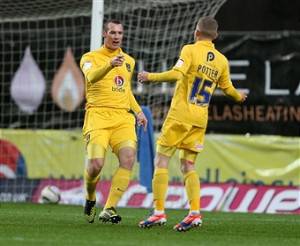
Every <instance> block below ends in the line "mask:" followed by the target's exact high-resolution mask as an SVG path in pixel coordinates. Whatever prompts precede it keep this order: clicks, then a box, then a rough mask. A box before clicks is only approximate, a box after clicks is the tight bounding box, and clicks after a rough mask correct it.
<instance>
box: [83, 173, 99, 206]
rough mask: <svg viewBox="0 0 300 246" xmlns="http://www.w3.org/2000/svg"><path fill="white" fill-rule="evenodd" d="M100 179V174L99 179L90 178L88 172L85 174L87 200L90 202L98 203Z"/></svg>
mask: <svg viewBox="0 0 300 246" xmlns="http://www.w3.org/2000/svg"><path fill="white" fill-rule="evenodd" d="M99 179H100V174H99V175H98V176H97V177H94V178H92V177H90V176H89V174H88V172H87V171H86V170H85V172H84V183H85V189H86V199H87V200H90V201H96V186H97V182H98V181H99Z"/></svg>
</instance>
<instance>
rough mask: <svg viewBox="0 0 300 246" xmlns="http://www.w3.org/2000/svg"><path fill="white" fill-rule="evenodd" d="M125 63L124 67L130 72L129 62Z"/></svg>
mask: <svg viewBox="0 0 300 246" xmlns="http://www.w3.org/2000/svg"><path fill="white" fill-rule="evenodd" d="M125 65H126V69H127V71H128V72H129V73H130V72H131V67H130V64H129V63H126V64H125Z"/></svg>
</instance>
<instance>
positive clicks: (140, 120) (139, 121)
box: [136, 111, 148, 131]
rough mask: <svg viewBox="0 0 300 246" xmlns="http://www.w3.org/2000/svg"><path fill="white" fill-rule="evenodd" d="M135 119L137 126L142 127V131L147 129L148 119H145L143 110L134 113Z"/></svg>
mask: <svg viewBox="0 0 300 246" xmlns="http://www.w3.org/2000/svg"><path fill="white" fill-rule="evenodd" d="M136 121H137V124H138V126H143V127H144V131H146V130H147V124H148V120H147V118H146V116H145V115H144V113H143V111H141V112H139V113H138V114H137V115H136Z"/></svg>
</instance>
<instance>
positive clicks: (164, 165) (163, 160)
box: [139, 145, 176, 228]
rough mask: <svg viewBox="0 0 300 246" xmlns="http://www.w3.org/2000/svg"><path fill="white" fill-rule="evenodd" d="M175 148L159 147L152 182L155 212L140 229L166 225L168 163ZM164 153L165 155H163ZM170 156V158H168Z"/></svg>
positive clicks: (144, 221)
mask: <svg viewBox="0 0 300 246" xmlns="http://www.w3.org/2000/svg"><path fill="white" fill-rule="evenodd" d="M175 150H176V149H175V148H174V149H173V148H170V147H164V146H160V145H158V150H157V151H158V152H157V154H156V158H155V166H156V168H155V171H154V176H153V180H152V189H153V202H154V211H153V212H152V214H151V215H150V216H149V217H148V218H146V219H145V220H142V221H141V222H140V223H139V227H140V228H150V227H152V226H155V225H164V224H166V222H167V216H166V214H165V198H166V194H167V189H168V179H169V177H168V163H169V160H170V156H171V155H172V154H173V153H174V152H175ZM163 153H164V154H163ZM167 155H168V156H167Z"/></svg>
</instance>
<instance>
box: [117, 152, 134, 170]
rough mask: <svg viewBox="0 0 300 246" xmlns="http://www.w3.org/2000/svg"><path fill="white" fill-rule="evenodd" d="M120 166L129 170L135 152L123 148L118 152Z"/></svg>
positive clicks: (132, 163)
mask: <svg viewBox="0 0 300 246" xmlns="http://www.w3.org/2000/svg"><path fill="white" fill-rule="evenodd" d="M119 161H120V166H121V167H123V168H126V169H129V170H131V169H132V167H133V165H134V162H135V150H134V149H132V148H126V149H125V148H124V149H121V150H120V151H119Z"/></svg>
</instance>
